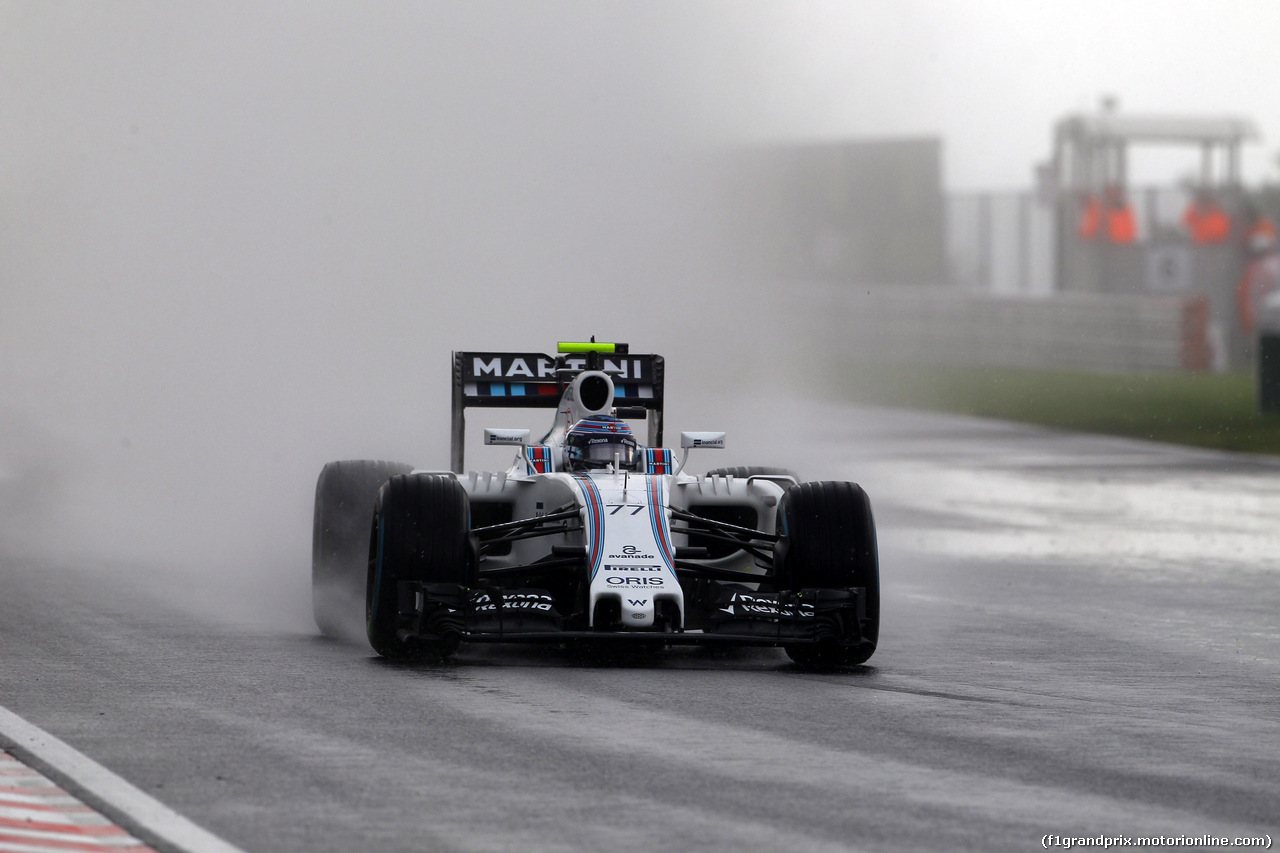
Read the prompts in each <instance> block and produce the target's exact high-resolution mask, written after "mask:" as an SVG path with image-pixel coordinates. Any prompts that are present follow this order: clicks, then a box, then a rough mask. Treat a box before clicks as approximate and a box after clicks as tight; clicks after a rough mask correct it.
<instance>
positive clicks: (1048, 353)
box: [808, 284, 1221, 371]
mask: <svg viewBox="0 0 1280 853" xmlns="http://www.w3.org/2000/svg"><path fill="white" fill-rule="evenodd" d="M808 292H809V297H810V302H811V305H810V308H811V310H812V317H813V318H814V324H815V329H814V331H815V332H817V333H818V335H819V336H820V337H821V340H822V344H823V347H824V350H825V351H827V352H831V353H838V354H842V355H845V356H849V357H852V358H856V359H865V360H879V361H904V362H932V363H949V364H969V365H989V366H1000V367H1026V368H1053V369H1062V370H1097V371H1173V370H1207V369H1211V368H1213V367H1215V366H1220V365H1217V364H1216V363H1215V362H1216V361H1221V359H1220V358H1216V357H1215V350H1220V348H1221V346H1220V345H1219V346H1217V347H1215V341H1214V340H1213V338H1214V335H1213V334H1212V329H1211V328H1210V324H1209V323H1208V318H1209V306H1208V304H1207V301H1206V299H1205V297H1203V296H1188V295H1180V296H1174V295H1168V296H1152V295H1121V294H1097V293H1093V294H1090V293H1063V294H1053V295H1044V296H1032V295H1025V294H993V293H985V292H974V291H966V290H961V289H958V288H954V287H930V286H920V287H904V286H901V285H898V286H892V287H868V286H856V285H852V286H851V285H824V284H814V285H812V286H811V287H810V288H809V289H808Z"/></svg>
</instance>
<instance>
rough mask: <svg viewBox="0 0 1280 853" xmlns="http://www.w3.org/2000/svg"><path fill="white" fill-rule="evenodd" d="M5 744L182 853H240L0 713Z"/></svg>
mask: <svg viewBox="0 0 1280 853" xmlns="http://www.w3.org/2000/svg"><path fill="white" fill-rule="evenodd" d="M5 741H8V742H9V743H10V744H11V745H12V746H14V747H17V748H19V749H23V750H26V751H27V752H29V753H30V754H31V755H33V756H35V757H36V758H38V759H39V760H40V761H43V762H44V763H46V764H48V765H49V766H50V767H52V768H53V769H54V770H56V771H58V772H59V773H61V774H63V775H64V776H66V777H68V778H69V779H71V780H72V781H73V782H75V784H76V785H78V786H80V787H81V788H83V789H84V790H86V791H88V792H89V793H90V794H92V795H93V796H95V797H97V798H98V799H99V800H101V801H102V802H104V803H106V804H107V805H109V806H110V807H112V808H114V809H115V810H116V811H119V812H121V813H122V814H124V815H125V816H127V817H128V818H129V819H130V820H132V821H133V822H134V823H136V824H137V825H138V826H139V827H141V828H143V829H145V830H147V831H148V832H150V833H152V834H153V835H155V836H157V837H159V838H160V839H162V840H163V841H166V842H168V843H169V844H171V845H173V846H174V847H177V848H179V849H181V850H185V851H187V853H244V851H242V850H240V848H238V847H233V846H232V845H230V844H228V843H227V842H225V841H223V840H222V839H221V838H219V837H218V836H216V835H214V834H213V833H211V832H209V831H208V830H205V829H202V828H200V827H199V826H196V825H195V824H194V823H192V822H191V821H190V820H188V819H187V818H185V817H183V816H182V815H180V814H178V813H177V812H175V811H174V810H173V809H171V808H169V807H168V806H166V805H164V804H163V803H161V802H160V801H159V800H157V799H155V798H154V797H152V796H151V795H150V794H147V793H145V792H143V791H141V790H139V789H138V788H135V787H134V786H133V785H131V784H129V783H128V782H126V781H125V780H124V779H122V778H120V777H119V776H117V775H116V774H114V773H112V772H111V771H110V770H108V769H107V768H105V767H103V766H102V765H101V764H99V763H98V762H96V761H94V760H93V759H91V758H89V757H88V756H85V755H82V754H80V753H79V752H77V751H76V750H74V749H72V748H71V747H70V746H68V745H67V744H65V743H63V742H62V741H60V740H58V739H57V738H56V737H54V736H53V735H51V734H49V733H48V732H46V731H44V730H43V729H40V728H37V727H36V726H33V725H31V723H28V722H27V721H26V720H24V719H22V718H21V717H19V716H18V715H17V714H15V713H13V712H12V711H10V710H8V709H7V708H3V707H0V747H2V746H4V742H5Z"/></svg>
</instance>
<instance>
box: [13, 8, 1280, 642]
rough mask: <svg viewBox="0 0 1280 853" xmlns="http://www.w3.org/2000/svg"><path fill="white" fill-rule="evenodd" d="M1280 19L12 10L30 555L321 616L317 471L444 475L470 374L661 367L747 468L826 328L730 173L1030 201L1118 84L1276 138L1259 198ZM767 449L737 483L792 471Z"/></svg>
mask: <svg viewBox="0 0 1280 853" xmlns="http://www.w3.org/2000/svg"><path fill="white" fill-rule="evenodd" d="M1277 24H1280V11H1277V7H1276V6H1275V5H1274V4H1273V3H1269V2H1241V3H1233V4H1230V6H1229V7H1224V6H1223V5H1222V4H1216V3H1199V2H1181V3H1168V2H1164V3H1154V2H1132V3H1126V4H1123V5H1119V6H1117V5H1114V4H1108V3H1102V2H1075V3H1070V4H1067V3H1050V4H1024V3H1016V2H985V3H966V4H949V3H942V2H849V3H799V2H796V3H790V2H782V3H763V2H756V3H752V2H732V3H730V2H716V3H685V2H653V3H643V4H641V3H634V4H633V3H620V2H558V3H539V4H525V3H516V2H480V3H466V4H462V3H445V2H423V3H415V4H374V5H366V4H341V3H282V4H270V5H268V6H263V5H262V4H256V3H237V2H230V3H218V4H189V3H161V2H118V3H110V4H104V3H87V2H86V3H58V4H47V3H22V2H0V114H2V115H3V116H4V129H3V132H0V298H2V299H3V305H4V310H3V311H2V312H0V324H2V325H0V347H3V351H2V352H0V509H2V510H3V513H4V519H3V522H2V524H0V535H3V537H4V541H5V545H6V547H7V548H9V549H10V550H39V551H42V552H45V553H59V554H63V555H65V556H66V557H67V559H84V558H85V557H87V556H89V555H91V558H92V560H93V561H94V563H93V564H94V565H95V566H101V567H102V569H103V570H107V569H109V568H111V567H112V566H119V565H130V564H135V563H137V564H142V565H145V566H148V567H152V569H153V570H154V571H155V572H156V573H157V577H164V576H172V577H190V576H191V574H192V573H202V574H203V575H205V576H207V577H214V578H225V581H226V583H227V585H228V586H230V587H236V586H237V585H240V586H243V585H244V584H246V583H250V584H251V585H252V583H257V584H258V585H259V588H269V589H271V590H274V591H276V592H278V593H279V595H280V600H282V601H283V600H288V601H291V602H296V610H295V611H293V612H294V614H295V615H296V620H297V622H298V624H299V625H300V626H302V625H304V624H306V623H307V620H308V619H309V617H308V616H307V614H308V612H309V600H308V597H307V583H308V572H309V547H310V532H311V529H310V524H311V499H312V490H313V488H314V483H315V477H316V475H317V474H318V472H319V470H320V467H321V466H322V465H323V464H324V463H325V462H326V461H328V460H331V459H340V458H390V459H395V460H399V461H405V462H411V463H414V464H419V465H423V466H428V467H435V466H438V467H445V466H446V465H447V461H448V456H447V454H448V418H449V405H448V388H449V373H448V371H449V353H450V351H452V350H454V349H511V350H530V351H546V350H549V349H552V348H553V347H554V344H555V341H556V340H559V339H585V338H586V337H587V336H589V335H592V334H594V335H597V336H599V338H600V339H601V340H624V341H628V342H630V343H631V344H632V345H633V346H634V347H636V349H637V350H642V351H653V352H660V353H662V354H664V355H665V356H666V357H667V359H668V364H669V380H668V389H669V394H670V396H671V401H670V404H669V408H668V430H669V433H670V435H671V436H674V434H675V433H676V432H677V431H678V430H680V429H721V428H723V429H726V430H728V431H729V434H730V441H731V443H732V441H733V437H734V434H735V428H736V427H738V425H739V424H740V423H742V422H743V421H744V419H746V418H747V417H749V416H750V413H751V412H759V411H760V405H761V404H762V403H763V402H764V401H765V400H766V397H767V395H768V394H770V393H772V392H778V393H787V394H790V393H792V392H793V391H794V390H795V389H794V387H793V386H794V385H795V384H796V383H794V382H793V381H791V380H789V379H788V369H789V368H790V367H792V366H794V365H796V364H798V363H801V360H802V358H803V357H804V355H805V353H804V335H805V333H806V329H807V328H808V327H809V325H810V324H811V323H812V322H813V321H814V316H813V314H811V313H810V309H808V308H806V303H805V302H804V301H803V300H800V299H796V298H794V294H793V293H792V291H791V290H790V283H788V282H785V281H778V282H769V281H761V280H760V279H759V277H753V276H749V275H744V274H743V273H744V271H743V269H742V261H741V259H742V257H743V255H744V249H745V248H746V246H747V244H748V243H749V241H750V240H751V239H752V237H751V235H746V234H742V233H737V232H735V230H734V225H733V223H734V222H735V221H738V220H737V217H736V215H735V214H736V213H737V211H734V210H733V205H734V203H735V200H736V199H740V198H741V197H742V195H741V193H740V191H739V190H740V188H739V187H735V186H734V185H733V184H734V182H736V181H740V180H742V179H743V175H742V173H741V171H733V170H726V169H725V168H724V167H723V164H724V162H725V158H726V155H727V154H732V153H733V152H735V151H740V150H742V149H744V148H750V147H752V146H759V145H767V144H775V143H778V142H788V141H807V140H828V141H829V140H841V139H861V138H883V137H893V136H910V135H913V134H915V135H918V134H929V135H940V136H941V137H942V139H943V141H944V144H945V150H944V165H945V173H944V179H945V182H946V185H947V186H949V187H970V188H973V187H980V188H990V187H997V186H999V187H1009V186H1017V187H1021V186H1025V185H1027V184H1029V182H1030V180H1031V172H1032V167H1033V164H1034V163H1035V162H1036V161H1037V160H1039V159H1043V158H1044V157H1045V155H1046V153H1047V151H1048V146H1049V132H1050V126H1051V124H1052V122H1053V121H1054V120H1055V119H1056V118H1057V117H1059V116H1060V115H1061V114H1063V113H1064V112H1066V111H1069V110H1072V109H1081V108H1086V107H1088V108H1092V107H1093V106H1094V105H1095V104H1096V101H1097V98H1098V97H1099V95H1101V94H1103V93H1114V94H1117V95H1119V96H1120V97H1121V98H1122V100H1123V102H1124V104H1125V105H1126V106H1132V107H1133V108H1135V109H1140V110H1145V111H1150V112H1159V111H1170V112H1180V113H1181V112H1214V113H1219V112H1241V113H1245V114H1248V115H1250V116H1252V117H1253V118H1254V119H1255V120H1256V121H1257V122H1258V124H1259V126H1260V127H1261V129H1262V133H1263V137H1264V140H1266V141H1267V142H1268V144H1267V145H1266V146H1255V148H1254V149H1250V150H1246V154H1245V156H1246V159H1245V161H1244V170H1245V174H1246V176H1247V177H1248V178H1249V179H1251V180H1259V179H1265V178H1267V177H1269V176H1271V175H1274V174H1275V172H1276V164H1275V163H1274V161H1273V160H1272V159H1271V157H1272V155H1271V154H1269V153H1268V152H1270V151H1273V150H1274V148H1273V146H1274V140H1275V139H1276V138H1277V132H1280V115H1277V114H1276V111H1275V108H1274V104H1276V103H1280V91H1276V90H1277V89H1280V75H1276V74H1274V73H1273V70H1272V65H1273V64H1274V61H1275V60H1274V54H1275V46H1274V44H1273V43H1272V41H1273V35H1274V33H1276V32H1280V27H1277V26H1276V25H1277ZM1143 168H1144V166H1143V163H1142V162H1141V161H1139V162H1137V163H1135V176H1136V177H1138V178H1140V177H1141V176H1142V172H1141V170H1142V169H1143ZM708 421H712V422H708ZM474 423H475V419H474V418H473V424H474ZM494 425H508V424H506V423H503V424H494ZM768 426H770V424H760V423H755V424H753V425H752V426H751V428H750V433H751V435H752V436H753V441H755V442H758V443H756V444H752V443H750V442H749V443H748V444H747V445H746V446H745V447H743V451H742V452H743V453H744V456H742V457H735V458H733V459H729V458H725V459H724V460H723V461H724V462H725V463H731V462H739V461H740V462H744V463H746V462H757V463H760V462H764V463H772V462H774V461H775V459H773V458H771V459H760V458H758V455H759V453H760V452H763V451H765V450H768V443H769V442H776V443H779V444H784V443H785V434H786V432H785V428H784V426H785V424H784V423H783V420H782V416H779V421H778V422H776V423H774V424H772V426H774V427H775V428H774V429H772V430H771V429H769V428H767V427H768ZM775 436H776V437H775ZM669 441H670V439H669ZM739 446H741V445H739ZM473 459H474V457H473ZM721 461H722V460H721V459H719V458H717V460H716V463H717V464H718V463H719V462H721ZM776 461H778V462H785V459H777V460H776ZM805 473H806V474H807V475H811V476H819V475H820V474H821V472H805ZM263 578H271V579H275V580H273V581H271V583H270V584H267V585H266V586H263V585H262V583H263V582H262V581H261V579H263ZM277 583H278V585H275V586H273V585H272V584H277ZM291 606H292V605H291Z"/></svg>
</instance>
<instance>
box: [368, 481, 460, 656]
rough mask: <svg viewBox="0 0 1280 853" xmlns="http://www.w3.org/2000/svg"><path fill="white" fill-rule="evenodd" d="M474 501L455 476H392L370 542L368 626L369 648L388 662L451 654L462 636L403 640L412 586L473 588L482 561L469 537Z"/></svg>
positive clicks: (383, 492)
mask: <svg viewBox="0 0 1280 853" xmlns="http://www.w3.org/2000/svg"><path fill="white" fill-rule="evenodd" d="M469 528H470V524H469V501H468V498H467V493H466V492H465V491H464V490H463V488H462V486H461V485H460V484H459V483H458V482H457V481H456V480H454V479H453V478H451V477H441V476H434V475H431V474H408V475H400V476H395V477H392V478H391V479H390V480H388V481H387V484H386V485H385V486H383V487H382V490H381V491H380V492H379V493H378V500H377V505H376V507H375V510H374V515H373V528H372V531H371V533H370V537H369V552H368V580H367V586H366V591H365V621H366V629H367V633H368V636H369V644H370V645H371V646H373V649H374V651H376V652H377V653H378V654H380V655H382V656H384V657H391V658H402V657H409V656H414V655H418V654H434V655H446V654H449V653H451V652H452V651H453V646H454V645H456V639H454V638H448V637H437V638H432V637H413V638H411V639H405V638H402V637H401V636H400V630H401V628H402V627H404V624H403V623H404V619H403V618H402V615H403V614H405V613H406V612H412V607H411V606H410V605H411V602H410V601H406V600H404V599H403V598H402V595H401V584H402V583H403V582H405V581H418V582H423V583H440V584H460V585H463V586H470V585H471V583H472V577H473V575H474V573H475V559H474V556H473V552H472V549H471V545H470V537H469Z"/></svg>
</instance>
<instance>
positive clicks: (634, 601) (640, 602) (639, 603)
mask: <svg viewBox="0 0 1280 853" xmlns="http://www.w3.org/2000/svg"><path fill="white" fill-rule="evenodd" d="M648 603H649V599H647V598H628V599H627V604H630V605H631V606H632V607H644V606H645V605H646V604H648Z"/></svg>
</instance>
